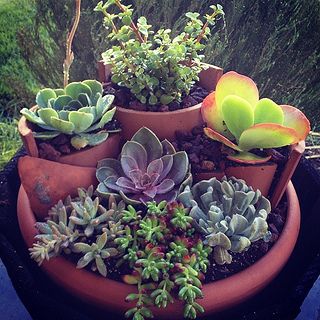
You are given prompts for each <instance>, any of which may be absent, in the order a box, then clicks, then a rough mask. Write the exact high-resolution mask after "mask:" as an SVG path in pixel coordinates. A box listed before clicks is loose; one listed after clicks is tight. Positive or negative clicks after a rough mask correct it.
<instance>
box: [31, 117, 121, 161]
mask: <svg viewBox="0 0 320 320" xmlns="http://www.w3.org/2000/svg"><path fill="white" fill-rule="evenodd" d="M119 128H120V123H119V122H118V121H117V120H116V119H114V120H112V121H110V122H109V123H107V124H106V125H105V127H104V128H103V130H108V131H113V130H118V129H119ZM99 131H101V129H99ZM71 138H72V136H70V135H66V134H63V133H61V134H60V135H58V136H57V137H55V138H53V139H48V140H40V139H36V143H37V146H38V150H39V157H40V158H42V159H47V160H51V161H59V158H60V157H61V156H63V155H67V154H70V153H72V152H76V151H79V150H77V149H75V148H74V147H73V146H72V145H71V142H70V141H71ZM88 148H91V147H90V146H88V147H85V148H83V149H81V150H85V149H88Z"/></svg>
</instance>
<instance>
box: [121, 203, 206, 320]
mask: <svg viewBox="0 0 320 320" xmlns="http://www.w3.org/2000/svg"><path fill="white" fill-rule="evenodd" d="M143 211H146V213H145V215H144V216H142V215H143V212H139V211H138V212H137V211H136V210H135V209H134V208H133V207H132V206H131V205H129V206H128V210H127V211H124V213H123V216H122V223H124V224H125V229H126V233H125V234H124V235H121V236H120V237H119V238H117V239H116V240H115V243H117V245H118V250H119V251H120V252H122V253H123V256H122V259H121V260H120V261H119V264H121V263H124V262H127V263H128V264H129V266H130V267H131V268H132V269H133V272H132V274H129V275H125V276H124V277H123V280H124V281H125V282H126V283H128V284H135V285H137V287H138V293H131V294H129V295H128V296H127V298H126V301H128V302H129V301H135V302H136V306H135V307H133V308H131V309H129V310H128V311H127V312H126V317H132V318H133V319H145V318H150V317H153V315H152V311H151V309H150V308H149V307H150V306H152V305H156V306H157V307H159V308H165V307H166V306H167V305H168V304H169V303H172V302H173V297H172V294H173V293H174V292H177V294H178V298H179V299H180V300H182V301H183V302H184V317H185V318H190V319H195V318H196V316H197V313H200V312H203V307H202V306H201V305H200V304H199V303H198V302H196V299H200V298H202V291H201V288H202V284H201V280H202V279H203V274H202V273H203V272H206V270H207V267H208V264H209V260H208V256H209V255H210V253H211V250H212V249H211V247H210V246H208V245H205V244H204V243H203V242H202V241H201V239H199V238H198V237H197V236H196V234H195V230H194V228H193V227H192V220H193V219H192V217H190V216H189V214H188V211H189V210H187V209H185V208H184V207H183V205H181V204H178V203H176V202H172V203H170V204H167V202H166V201H162V202H160V203H156V202H154V201H152V202H147V203H146V209H145V210H143Z"/></svg>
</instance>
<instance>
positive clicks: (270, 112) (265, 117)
mask: <svg viewBox="0 0 320 320" xmlns="http://www.w3.org/2000/svg"><path fill="white" fill-rule="evenodd" d="M283 120H284V114H283V111H282V108H281V107H280V106H278V105H277V104H276V103H275V102H273V101H272V100H271V99H268V98H264V99H261V100H259V101H258V103H257V105H256V107H255V109H254V123H255V124H258V123H278V124H283Z"/></svg>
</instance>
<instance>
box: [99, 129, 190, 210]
mask: <svg viewBox="0 0 320 320" xmlns="http://www.w3.org/2000/svg"><path fill="white" fill-rule="evenodd" d="M96 176H97V179H98V181H99V182H100V184H99V185H98V188H97V192H98V193H99V194H100V195H102V196H106V197H109V196H110V195H114V196H116V197H119V194H120V196H121V197H122V198H123V200H124V201H125V202H126V203H130V204H139V203H141V202H147V201H151V200H155V201H157V202H160V201H162V200H166V201H172V200H174V199H175V198H176V197H177V195H178V193H179V191H181V190H183V188H184V187H185V186H186V185H188V184H191V182H192V176H191V173H190V168H189V160H188V156H187V154H186V152H184V151H180V152H176V151H175V149H174V147H173V146H172V144H171V143H170V142H169V141H167V140H164V141H162V142H161V141H160V140H159V139H158V138H157V136H156V135H155V134H154V133H153V132H152V131H151V130H150V129H148V128H145V127H143V128H141V129H140V130H139V131H137V132H136V134H135V135H134V136H133V137H132V139H131V140H130V141H127V142H126V143H125V144H124V146H123V148H122V151H121V154H120V157H119V160H116V159H111V158H109V159H103V160H101V161H99V162H98V169H97V173H96Z"/></svg>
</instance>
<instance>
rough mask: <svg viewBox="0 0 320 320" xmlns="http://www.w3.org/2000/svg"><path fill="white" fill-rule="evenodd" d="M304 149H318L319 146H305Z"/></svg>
mask: <svg viewBox="0 0 320 320" xmlns="http://www.w3.org/2000/svg"><path fill="white" fill-rule="evenodd" d="M305 149H306V150H307V149H320V146H307V147H306V148H305Z"/></svg>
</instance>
